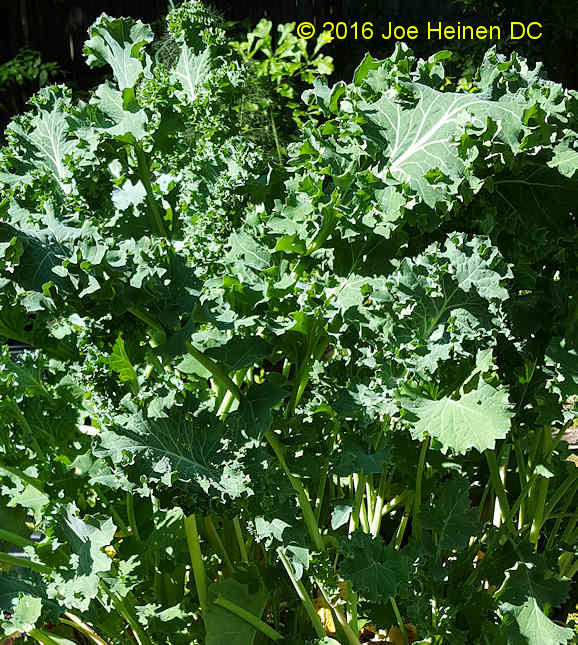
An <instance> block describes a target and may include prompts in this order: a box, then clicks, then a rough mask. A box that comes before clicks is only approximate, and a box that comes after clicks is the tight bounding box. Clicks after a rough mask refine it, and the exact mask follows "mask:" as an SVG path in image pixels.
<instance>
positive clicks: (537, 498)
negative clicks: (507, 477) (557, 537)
mask: <svg viewBox="0 0 578 645" xmlns="http://www.w3.org/2000/svg"><path fill="white" fill-rule="evenodd" d="M542 433H543V445H544V448H545V449H546V450H544V452H547V449H548V448H549V447H550V445H551V443H552V430H551V428H550V427H546V428H543V430H542ZM549 485H550V482H549V481H548V479H547V478H546V477H540V479H539V480H538V482H537V484H536V491H535V493H534V497H533V510H534V516H533V518H532V527H531V528H530V536H529V540H530V543H531V544H533V545H534V550H536V549H537V548H538V540H539V539H540V531H541V529H542V524H543V523H544V512H545V508H546V499H547V496H548V487H549Z"/></svg>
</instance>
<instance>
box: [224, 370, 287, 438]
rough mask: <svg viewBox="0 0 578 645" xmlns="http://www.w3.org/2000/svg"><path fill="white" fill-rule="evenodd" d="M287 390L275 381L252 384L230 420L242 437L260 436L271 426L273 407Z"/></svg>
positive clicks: (284, 395)
mask: <svg viewBox="0 0 578 645" xmlns="http://www.w3.org/2000/svg"><path fill="white" fill-rule="evenodd" d="M287 394H288V392H287V390H284V389H283V388H282V387H280V386H279V385H278V384H277V383H273V382H266V383H263V384H262V385H253V386H252V387H251V388H250V389H249V391H248V392H247V393H246V395H245V396H244V397H243V398H242V399H241V402H240V404H239V409H238V410H237V412H236V414H235V415H234V416H231V418H230V422H231V424H232V425H234V427H235V428H237V430H238V431H239V432H240V433H241V435H242V436H243V437H249V438H260V437H262V436H263V435H264V434H265V432H267V430H269V429H270V428H271V423H272V421H273V414H272V411H273V408H274V407H275V406H277V405H279V403H281V401H283V400H284V399H285V397H286V396H287Z"/></svg>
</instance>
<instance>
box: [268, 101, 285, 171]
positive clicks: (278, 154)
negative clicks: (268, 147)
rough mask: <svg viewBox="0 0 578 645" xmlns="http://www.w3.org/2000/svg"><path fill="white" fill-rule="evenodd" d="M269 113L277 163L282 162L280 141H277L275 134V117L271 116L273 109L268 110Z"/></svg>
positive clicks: (277, 137)
mask: <svg viewBox="0 0 578 645" xmlns="http://www.w3.org/2000/svg"><path fill="white" fill-rule="evenodd" d="M270 115H271V125H272V126H273V139H274V140H275V147H276V148H277V157H278V159H279V164H281V165H282V164H283V155H282V154H281V143H280V142H279V136H278V134H277V126H276V125H275V117H274V116H273V110H272V109H271V110H270Z"/></svg>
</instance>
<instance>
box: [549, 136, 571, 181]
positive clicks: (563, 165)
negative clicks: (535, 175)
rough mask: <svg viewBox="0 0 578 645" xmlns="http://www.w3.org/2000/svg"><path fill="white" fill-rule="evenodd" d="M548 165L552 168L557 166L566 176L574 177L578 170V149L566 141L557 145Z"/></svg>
mask: <svg viewBox="0 0 578 645" xmlns="http://www.w3.org/2000/svg"><path fill="white" fill-rule="evenodd" d="M548 165H549V166H550V167H551V168H557V169H558V171H559V172H561V173H562V174H563V175H565V176H566V177H573V176H574V173H575V172H576V171H577V170H578V150H576V149H575V148H572V147H571V145H570V143H569V142H567V141H564V142H562V143H560V144H558V145H557V146H556V148H555V150H554V156H553V157H552V160H551V161H549V162H548Z"/></svg>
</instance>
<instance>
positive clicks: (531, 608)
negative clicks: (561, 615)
mask: <svg viewBox="0 0 578 645" xmlns="http://www.w3.org/2000/svg"><path fill="white" fill-rule="evenodd" d="M500 609H501V610H502V612H504V613H506V614H510V615H511V616H512V617H513V618H514V619H515V621H516V623H517V624H518V629H519V630H520V634H521V635H522V636H523V637H524V638H525V639H526V641H525V642H526V643H527V644H528V645H564V644H565V643H567V642H568V641H569V640H570V639H571V638H572V637H573V636H574V630H573V629H569V628H567V627H560V626H559V625H556V623H554V622H552V621H551V620H550V619H549V618H548V616H546V614H544V612H543V611H542V610H541V609H540V607H539V606H538V603H537V602H536V599H535V598H528V600H526V602H525V603H524V604H523V605H520V606H516V605H509V604H507V603H506V604H503V605H501V606H500Z"/></svg>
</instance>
